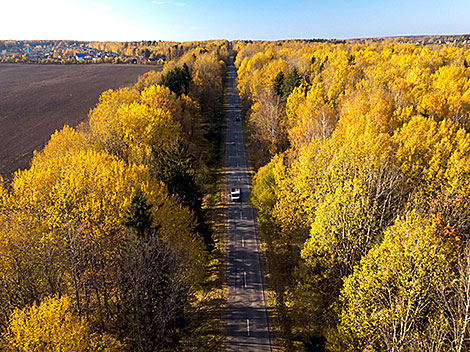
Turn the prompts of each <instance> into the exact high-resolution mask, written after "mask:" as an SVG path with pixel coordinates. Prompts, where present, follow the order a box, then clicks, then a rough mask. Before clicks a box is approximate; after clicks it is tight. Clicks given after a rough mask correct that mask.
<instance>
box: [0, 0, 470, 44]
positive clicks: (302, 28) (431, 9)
mask: <svg viewBox="0 0 470 352" xmlns="http://www.w3.org/2000/svg"><path fill="white" fill-rule="evenodd" d="M466 33H470V0H441V1H436V0H427V1H424V0H408V1H406V0H395V1H380V0H377V1H373V0H360V1H347V0H324V1H316V0H315V1H312V0H311V1H307V0H299V1H295V0H291V1H285V0H271V1H269V0H261V1H249V0H240V1H233V0H232V1H226V0H219V1H217V0H200V1H196V0H133V1H129V0H42V1H41V0H0V39H75V40H118V41H129V40H132V41H133V40H174V41H192V40H204V39H266V40H274V39H291V38H327V39H331V38H338V39H344V38H359V37H376V36H396V35H413V34H466Z"/></svg>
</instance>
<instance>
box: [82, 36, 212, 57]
mask: <svg viewBox="0 0 470 352" xmlns="http://www.w3.org/2000/svg"><path fill="white" fill-rule="evenodd" d="M88 46H89V47H90V48H95V49H98V50H102V51H110V52H113V53H117V54H119V55H124V56H136V57H140V56H142V57H144V58H145V59H159V58H165V59H167V60H169V61H170V60H175V59H179V58H180V57H181V56H183V55H184V54H186V53H188V52H192V53H198V52H199V53H207V52H211V51H213V50H216V51H217V50H218V48H219V46H220V41H217V40H213V41H201V42H185V43H179V42H167V41H152V40H143V41H140V42H90V43H89V44H88Z"/></svg>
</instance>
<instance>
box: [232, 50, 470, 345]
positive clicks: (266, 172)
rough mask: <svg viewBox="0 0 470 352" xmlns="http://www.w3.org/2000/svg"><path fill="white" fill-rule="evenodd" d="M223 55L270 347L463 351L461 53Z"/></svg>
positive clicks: (465, 163)
mask: <svg viewBox="0 0 470 352" xmlns="http://www.w3.org/2000/svg"><path fill="white" fill-rule="evenodd" d="M236 50H237V52H238V53H237V57H236V65H237V67H238V79H239V83H238V86H239V90H240V94H241V96H242V98H243V101H244V108H245V111H246V120H245V123H246V127H247V130H248V132H249V134H250V154H251V156H252V163H253V165H255V166H256V168H259V169H258V172H257V174H256V176H255V179H254V190H253V193H252V196H251V201H252V203H253V204H254V205H255V206H256V208H257V210H258V224H259V228H260V230H261V236H262V240H263V242H264V244H265V248H266V253H265V254H266V259H267V270H268V279H269V280H268V283H269V286H270V300H271V303H272V305H273V308H274V313H273V317H274V323H275V324H274V325H275V327H276V331H275V336H276V341H277V343H278V345H279V346H280V347H282V348H283V349H284V350H287V351H302V350H305V351H323V350H327V351H467V350H470V342H469V341H470V330H469V323H470V294H469V293H470V210H469V209H470V202H469V195H470V134H469V133H468V131H469V129H470V119H469V112H470V70H469V68H468V66H469V62H470V61H469V60H470V51H469V50H466V49H463V48H458V47H453V46H445V47H443V46H429V47H426V48H423V47H418V46H414V45H409V44H389V45H383V44H380V43H375V44H369V45H359V44H356V45H350V44H338V45H331V44H308V43H300V42H288V43H284V44H282V45H278V44H276V43H253V44H245V43H241V42H240V43H238V45H237V46H236Z"/></svg>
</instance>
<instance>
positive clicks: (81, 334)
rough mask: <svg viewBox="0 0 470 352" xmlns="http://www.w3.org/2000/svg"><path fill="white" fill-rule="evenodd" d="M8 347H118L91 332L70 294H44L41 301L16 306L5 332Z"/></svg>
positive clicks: (25, 351) (73, 350) (74, 351)
mask: <svg viewBox="0 0 470 352" xmlns="http://www.w3.org/2000/svg"><path fill="white" fill-rule="evenodd" d="M4 338H5V341H6V343H5V348H6V350H7V351H21V352H37V351H51V352H63V351H70V352H82V351H83V352H85V351H103V352H105V351H106V352H111V351H120V350H121V348H122V345H121V344H120V343H119V342H118V341H117V340H115V339H113V338H112V337H111V336H109V335H106V336H97V335H94V334H92V333H91V331H90V326H89V325H88V323H87V322H86V321H85V319H84V318H81V317H79V316H77V314H76V313H75V309H74V307H73V306H72V302H71V300H70V298H68V297H67V296H63V297H61V298H56V297H46V298H45V299H44V300H43V301H42V302H41V304H40V305H36V304H33V305H31V306H29V307H26V308H24V309H15V311H13V313H12V314H11V316H10V324H9V326H8V331H7V333H6V334H4Z"/></svg>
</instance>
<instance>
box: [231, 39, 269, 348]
mask: <svg viewBox="0 0 470 352" xmlns="http://www.w3.org/2000/svg"><path fill="white" fill-rule="evenodd" d="M236 78H237V73H236V70H235V66H234V64H233V53H232V49H231V48H230V64H229V66H228V85H227V89H226V96H225V111H226V119H227V120H226V121H227V122H226V126H227V127H226V138H225V143H226V146H225V170H226V175H225V176H226V191H227V198H226V199H227V201H226V207H225V209H226V219H227V222H226V243H227V254H226V255H227V258H226V260H227V286H228V302H227V311H226V316H227V334H228V337H227V347H228V350H229V351H243V352H245V351H271V350H272V347H271V338H270V331H269V323H268V314H267V310H266V302H265V296H264V281H263V271H262V264H261V257H260V250H259V244H258V238H257V232H256V225H255V221H256V219H255V213H254V211H253V208H252V207H251V205H250V204H248V198H249V193H250V179H249V177H250V175H249V172H248V164H247V160H246V156H245V146H244V144H243V131H242V122H241V111H240V100H239V96H238V90H237V88H236ZM231 188H240V189H241V200H240V201H239V202H232V201H231V200H230V197H229V196H228V195H229V194H230V189H231Z"/></svg>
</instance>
